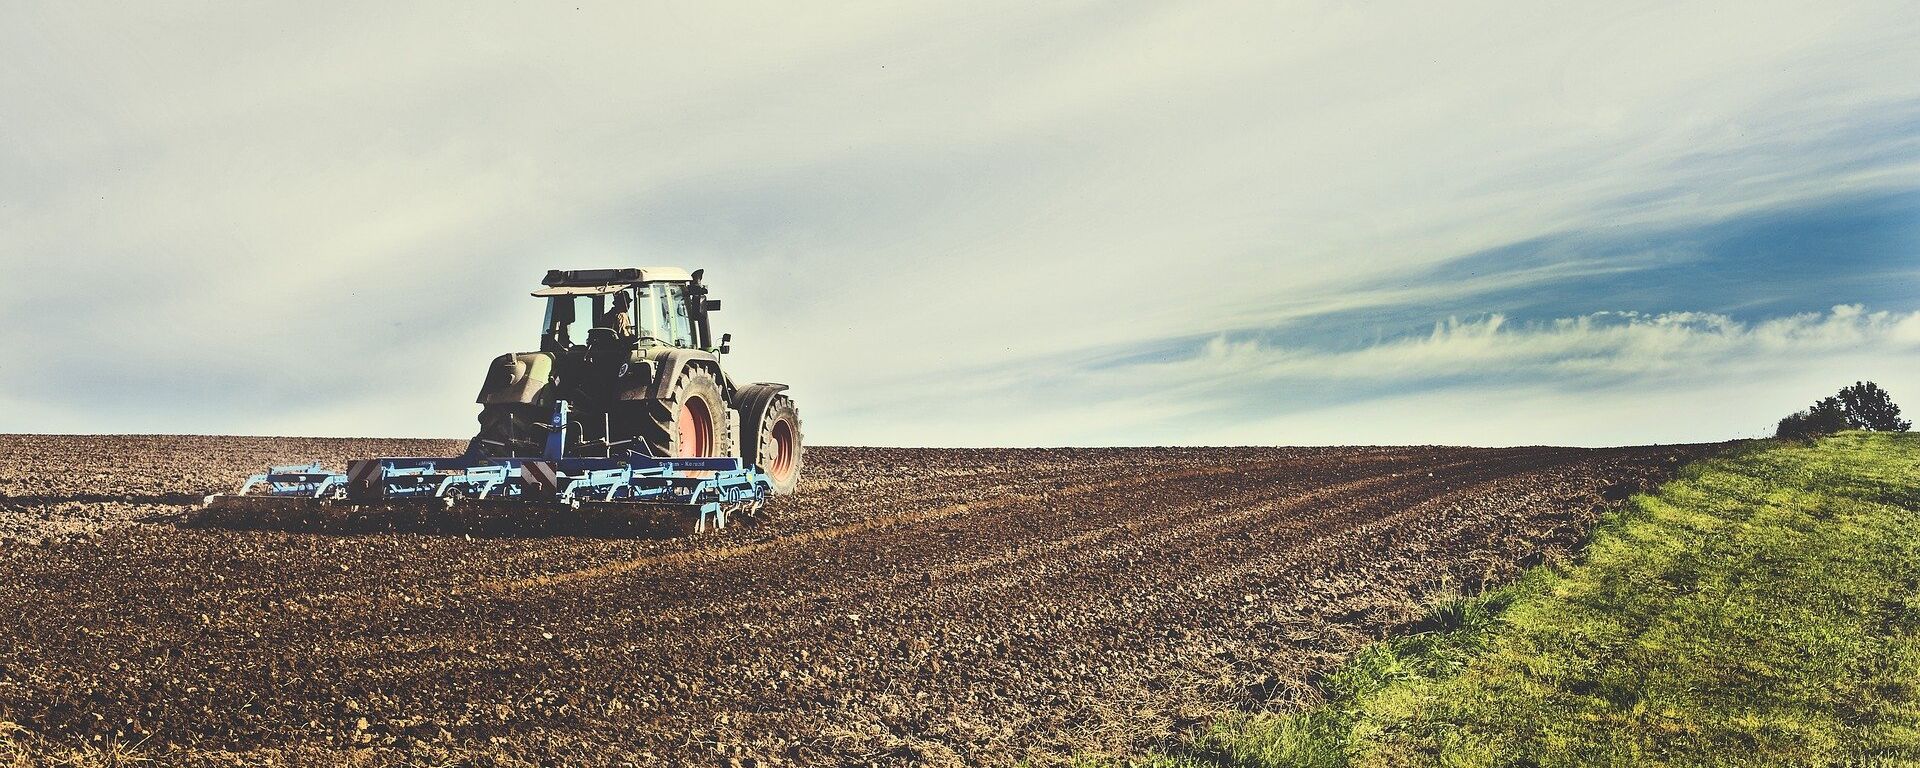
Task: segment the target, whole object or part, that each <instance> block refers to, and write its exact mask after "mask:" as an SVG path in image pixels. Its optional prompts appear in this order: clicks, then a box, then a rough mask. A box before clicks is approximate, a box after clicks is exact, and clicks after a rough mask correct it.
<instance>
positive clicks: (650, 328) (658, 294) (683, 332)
mask: <svg viewBox="0 0 1920 768" xmlns="http://www.w3.org/2000/svg"><path fill="white" fill-rule="evenodd" d="M639 295H640V300H639V301H638V302H637V304H636V307H635V309H636V312H635V315H636V316H635V318H634V322H635V325H636V326H638V328H639V333H640V335H641V336H651V337H653V338H655V339H658V340H660V341H661V342H662V343H666V344H671V345H673V346H676V347H692V346H693V318H691V317H689V316H688V315H687V300H686V295H685V293H684V292H683V291H682V286H681V285H680V284H679V283H647V284H645V285H643V286H641V287H640V289H639Z"/></svg>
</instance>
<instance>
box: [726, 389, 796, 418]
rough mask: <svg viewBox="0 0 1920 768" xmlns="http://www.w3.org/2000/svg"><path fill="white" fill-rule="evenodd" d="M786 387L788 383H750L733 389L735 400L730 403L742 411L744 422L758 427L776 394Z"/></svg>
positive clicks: (741, 415) (735, 408) (741, 416)
mask: <svg viewBox="0 0 1920 768" xmlns="http://www.w3.org/2000/svg"><path fill="white" fill-rule="evenodd" d="M786 389H787V385H785V384H775V383H772V382H759V383H755V384H748V385H746V386H744V387H741V388H739V389H736V390H734V391H733V401H732V402H730V403H728V405H730V406H732V407H733V409H734V410H736V411H739V412H740V419H741V421H742V423H743V424H753V425H756V426H755V429H758V426H757V425H758V424H759V423H760V417H761V416H762V415H764V414H765V413H766V412H767V406H768V405H770V404H772V403H773V398H774V396H775V395H778V394H780V393H781V392H784V391H786Z"/></svg>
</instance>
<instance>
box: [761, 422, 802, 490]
mask: <svg viewBox="0 0 1920 768" xmlns="http://www.w3.org/2000/svg"><path fill="white" fill-rule="evenodd" d="M772 453H773V455H772V456H769V457H768V459H769V461H768V462H767V474H768V475H770V476H772V477H773V480H774V482H779V483H784V482H786V481H787V480H788V479H790V478H792V477H793V470H794V466H793V461H794V458H795V457H796V456H797V455H798V454H799V453H800V451H799V441H798V440H797V439H795V438H794V436H793V425H792V424H791V423H789V422H787V421H785V420H781V421H777V422H774V424H773V451H772Z"/></svg>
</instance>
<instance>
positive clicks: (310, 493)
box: [190, 267, 806, 534]
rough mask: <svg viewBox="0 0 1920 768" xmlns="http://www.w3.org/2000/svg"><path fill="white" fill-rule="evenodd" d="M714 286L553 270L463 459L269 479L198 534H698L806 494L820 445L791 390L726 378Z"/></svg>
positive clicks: (659, 272)
mask: <svg viewBox="0 0 1920 768" xmlns="http://www.w3.org/2000/svg"><path fill="white" fill-rule="evenodd" d="M701 277H702V272H701V271H700V270H694V271H693V272H687V271H686V270H684V269H678V268H673V267H641V268H625V269H580V270H552V271H550V272H548V273H547V275H546V278H545V279H543V280H542V281H541V287H540V289H539V290H536V291H534V292H533V295H534V296H535V297H537V298H540V299H542V300H544V302H545V309H546V311H545V314H544V319H543V320H542V322H541V326H540V347H539V350H538V351H535V352H519V353H513V354H506V355H501V356H500V357H498V358H495V359H494V361H493V362H492V363H491V364H490V365H488V367H487V374H486V377H485V379H484V381H483V383H482V384H481V386H480V396H479V398H478V401H479V403H480V407H481V410H480V417H479V418H480V429H479V432H478V434H476V435H474V437H473V438H472V439H471V440H469V441H468V442H467V449H466V451H465V452H464V453H462V454H461V455H459V456H442V457H386V458H370V459H360V460H356V461H351V462H348V464H347V467H346V469H345V470H344V471H339V470H334V469H329V468H328V467H326V466H325V465H323V464H321V463H319V462H314V463H310V464H293V465H285V466H274V467H269V468H268V469H267V471H265V472H262V473H258V474H254V475H251V476H249V477H248V478H247V479H246V480H245V481H244V482H242V483H241V484H240V487H239V489H238V490H236V491H234V492H233V493H225V494H214V495H212V496H208V497H207V498H206V500H205V502H204V503H203V504H202V505H201V508H200V510H199V511H198V512H197V513H196V514H194V515H192V516H190V522H194V523H198V524H209V525H224V526H231V527H248V528H262V527H264V528H278V529H284V530H310V529H321V530H329V529H337V530H444V531H453V530H468V531H475V530H477V531H482V532H487V531H502V532H509V533H512V532H522V531H528V530H535V529H548V530H552V529H563V530H581V531H590V532H598V533H615V534H626V533H644V532H659V531H662V530H664V531H669V532H681V533H698V532H701V531H707V530H715V529H720V528H725V527H726V525H727V521H728V519H729V518H730V517H737V516H739V515H749V516H750V515H752V514H754V513H756V512H758V511H760V509H761V508H762V506H763V505H764V504H765V501H766V499H767V497H769V496H772V495H775V494H785V493H792V492H793V491H794V489H795V487H796V486H797V485H798V484H799V481H800V469H801V466H802V465H803V464H804V463H805V459H806V449H805V447H804V446H803V445H802V444H801V442H800V439H801V436H800V412H799V410H798V409H797V408H795V407H794V404H793V399H792V398H790V397H788V396H787V395H786V394H785V392H786V389H787V387H786V385H785V384H773V383H766V382H758V383H751V384H739V383H736V382H735V381H734V380H733V377H732V376H730V375H728V373H727V370H726V368H725V367H724V366H723V365H722V364H721V359H722V357H723V356H725V355H726V354H727V353H728V351H729V347H730V344H729V342H730V340H731V336H729V335H722V336H721V337H720V338H719V340H718V341H717V342H716V341H715V340H714V338H713V327H712V324H711V322H710V320H709V318H710V317H711V316H712V313H713V312H714V311H716V310H718V309H720V302H719V300H717V299H712V298H708V296H707V286H706V285H705V284H704V283H703V282H702V281H701Z"/></svg>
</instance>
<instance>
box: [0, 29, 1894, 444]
mask: <svg viewBox="0 0 1920 768" xmlns="http://www.w3.org/2000/svg"><path fill="white" fill-rule="evenodd" d="M1916 39H1920V9H1916V8H1915V7H1914V6H1913V5H1912V4H1909V3H1898V2H1892V3H1851V2H1821V3H1793V4H1779V3H1768V2H1753V3H1739V4H1727V3H1699V4H1695V3H1666V2H1662V3H1629V2H1619V3H1580V4H1558V3H1549V2H1541V3H1507V4H1475V3H1445V4H1434V3H1405V4H1396V3H1378V4H1375V3H1367V4H1356V3H1337V2H1335V3H1282V2H1270V3H1269V2H1263V3H1248V4H1236V3H1163V2H1106V3H1079V2H1059V3H990V2H981V3H959V4H921V3H911V2H887V3H871V4H867V3H834V4H820V5H814V6H809V7H807V8H805V9H804V10H796V9H795V7H794V6H792V5H790V4H775V3H767V4H731V3H712V4H709V3H674V4H643V3H606V4H600V3H567V4H529V3H515V4H506V3H445V4H432V3H417V4H413V3H409V4H394V3H364V4H356V3H350V2H341V3H270V2H262V3H246V4H220V5H216V4H200V3H190V2H180V3H154V4H133V5H128V4H115V3H33V4H28V3H16V2H10V1H9V0H0V266H4V267H5V275H6V277H5V278H4V279H0V361H4V362H0V432H61V433H65V432H82V433H203V434H269V435H320V436H361V435H364V436H444V437H461V436H466V435H469V434H471V433H472V431H473V428H474V415H475V413H477V411H478V406H477V405H475V404H474V403H473V397H474V394H475V392H476V390H477V389H478V386H479V383H480V380H481V377H482V374H483V373H484V369H485V367H486V365H487V363H488V361H489V360H490V359H491V358H493V357H494V356H496V355H498V354H501V353H504V352H510V351H525V350H529V349H532V348H534V347H535V346H537V336H538V325H539V321H540V306H539V304H538V302H537V301H536V300H535V299H532V298H530V297H528V296H527V295H526V294H527V292H528V291H530V290H532V289H533V288H535V287H537V285H538V282H539V279H540V277H541V275H542V274H544V272H545V271H546V270H548V269H552V268H593V267H612V266H639V265H656V264H657V265H679V266H685V267H688V268H702V267H703V268H705V269H706V270H707V275H708V282H709V283H710V284H711V285H712V286H713V289H714V295H715V296H716V297H719V298H721V299H723V300H724V302H725V309H724V310H723V311H722V312H720V313H718V314H717V315H716V321H717V324H718V326H719V330H724V331H727V332H730V333H732V334H733V336H734V351H733V353H732V354H731V355H730V356H729V357H728V360H727V365H728V366H729V370H731V371H732V372H733V373H734V375H735V376H736V377H738V378H740V379H743V380H749V381H779V382H783V383H786V384H789V385H791V386H792V394H793V395H794V397H795V399H796V401H797V402H798V403H799V405H800V409H801V413H802V417H803V419H804V422H805V431H806V435H807V440H808V442H810V443H814V444H863V445H903V446H922V445H925V446H996V445H1006V446H1055V445H1150V444H1179V445H1221V444H1235V445H1240V444H1269V445H1271V444H1281V445H1313V444H1353V443H1380V444H1471V445H1519V444H1562V445H1618V444H1640V443H1652V442H1691V441H1711V440H1723V439H1729V438H1739V437H1752V436H1759V435H1762V434H1765V433H1767V432H1769V431H1770V427H1771V425H1772V423H1773V422H1774V421H1775V420H1777V419H1778V418H1779V417H1780V416H1783V415H1785V414H1786V413H1788V412H1791V411H1793V410H1795V409H1798V408H1801V407H1805V405H1806V404H1808V403H1809V402H1811V401H1812V400H1814V399H1816V398H1818V397H1820V396H1823V395H1826V394H1831V393H1832V392H1833V391H1834V390H1836V389H1838V388H1839V387H1841V386H1844V385H1846V384H1849V383H1852V382H1853V381H1855V380H1860V379H1866V380H1873V381H1877V382H1879V383H1880V384H1881V385H1882V386H1884V387H1885V388H1887V389H1888V390H1889V391H1890V392H1891V393H1892V394H1893V396H1894V398H1895V400H1896V401H1899V400H1902V399H1903V398H1904V399H1906V400H1907V401H1908V403H1909V405H1910V409H1920V46H1916V45H1913V44H1912V41H1913V40H1916Z"/></svg>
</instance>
